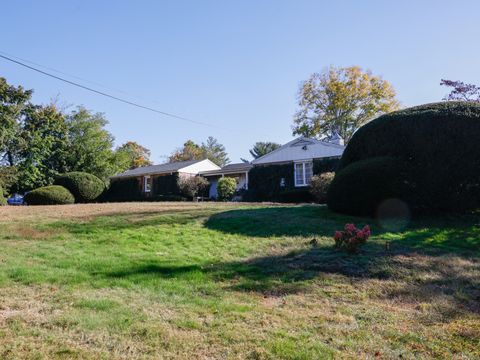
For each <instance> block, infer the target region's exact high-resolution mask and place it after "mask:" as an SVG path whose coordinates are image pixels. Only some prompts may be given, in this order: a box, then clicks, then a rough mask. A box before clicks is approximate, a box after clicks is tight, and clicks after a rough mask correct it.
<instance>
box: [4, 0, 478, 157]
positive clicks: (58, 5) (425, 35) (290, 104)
mask: <svg viewBox="0 0 480 360" xmlns="http://www.w3.org/2000/svg"><path fill="white" fill-rule="evenodd" d="M478 14H480V1H476V0H475V1H474V0H472V1H466V0H465V1H462V0H459V1H444V0H436V1H434V0H431V1H430V0H417V1H409V0H402V1H380V0H379V1H373V0H363V1H358V0H357V1H355V0H351V1H347V0H343V1H342V0H339V1H331V0H330V1H321V0H316V1H314V0H290V1H287V0H242V1H238V0H237V1H234V0H202V1H198V0H189V1H186V0H168V1H167V0H156V1H153V0H152V1H147V0H143V1H140V0H139V1H127V0H124V1H119V0H117V1H114V0H104V1H94V0H69V1H61V0H58V1H53V0H44V1H33V0H30V1H28V0H24V1H18V2H17V1H2V4H1V17H0V18H1V21H0V27H1V33H2V37H1V40H0V53H1V54H3V55H13V56H15V57H16V58H21V59H25V60H28V61H30V62H33V63H36V64H39V65H41V66H42V67H39V68H40V69H42V70H46V71H49V72H51V73H52V74H55V75H59V76H62V77H65V78H66V79H68V80H72V81H76V82H80V83H81V84H83V85H85V86H89V87H92V88H95V89H97V90H99V91H104V92H108V93H110V94H112V95H114V96H118V97H122V98H124V99H126V100H129V101H133V102H137V103H139V104H141V105H144V106H148V107H153V108H156V109H158V110H161V111H165V112H169V113H173V114H176V115H179V116H182V117H185V118H188V119H192V120H194V121H197V122H203V123H208V124H210V126H204V125H199V124H195V123H191V122H187V121H181V120H179V119H173V118H169V117H166V116H162V115H160V114H156V113H152V112H149V111H146V110H144V109H140V108H136V107H132V106H130V105H127V104H123V103H119V102H117V101H115V100H112V99H108V98H105V97H102V96H100V95H97V94H94V93H91V92H88V91H85V90H83V89H80V88H76V87H73V86H71V85H68V84H65V83H62V82H59V81H58V80H55V79H51V78H48V77H46V76H44V75H41V74H38V73H35V72H32V71H31V70H28V69H25V68H22V67H20V66H18V65H15V64H13V63H9V62H7V61H5V60H3V59H0V76H1V77H5V78H6V79H7V81H8V82H9V83H10V84H14V85H22V86H24V87H25V88H29V89H34V91H35V92H34V96H33V101H34V102H36V103H48V102H50V101H51V100H52V99H56V101H58V102H59V103H60V104H62V105H63V106H71V107H72V109H73V108H74V107H75V106H78V105H83V106H85V107H86V108H88V109H90V110H92V111H94V112H102V113H104V114H105V116H106V118H107V119H108V121H109V125H108V130H109V131H110V132H111V133H112V134H113V135H114V137H115V143H116V145H121V144H122V143H125V142H126V141H130V140H132V141H136V142H138V143H140V144H142V145H144V146H146V147H147V148H149V149H150V150H151V152H152V156H151V159H152V161H153V162H154V163H162V162H164V161H165V160H166V156H168V155H169V154H170V153H171V152H172V151H173V150H174V149H175V148H177V147H180V146H181V145H182V144H183V143H184V142H185V141H186V140H188V139H192V140H194V141H195V142H198V143H201V142H202V141H205V140H206V138H207V137H208V136H214V137H216V138H217V139H218V140H219V142H220V143H222V144H224V145H225V147H226V149H227V152H228V153H229V155H230V159H231V161H232V162H239V161H240V158H241V157H243V158H247V159H250V157H249V153H248V150H249V149H250V148H251V147H252V145H253V144H254V143H255V142H256V141H274V142H278V143H286V142H288V141H290V140H291V139H292V138H293V136H292V130H291V126H292V118H293V114H294V113H295V110H296V109H297V93H298V88H299V85H300V83H301V81H303V80H306V79H307V78H308V77H309V75H310V74H312V73H314V72H321V71H322V70H324V69H325V68H326V67H328V66H330V65H333V66H339V67H344V66H351V65H358V66H360V67H362V68H363V69H370V70H371V71H372V72H373V73H374V74H375V75H380V76H382V77H383V78H384V79H385V80H387V81H389V82H390V83H391V84H392V85H393V86H394V88H395V89H396V91H397V98H398V100H399V101H400V102H401V104H402V106H404V107H408V106H413V105H419V104H423V103H427V102H434V101H440V100H441V99H442V97H443V96H444V95H446V93H448V90H447V89H446V88H442V87H441V86H440V85H439V83H440V80H441V79H442V78H445V79H451V80H463V81H465V82H469V83H475V84H480V67H479V64H480V46H478V41H479V39H480V22H479V21H478V19H479V17H478ZM47 68H50V69H54V70H56V71H61V72H62V73H65V74H68V75H62V74H59V73H58V72H54V71H53V70H47ZM73 76H74V77H73ZM79 78H80V79H81V80H79Z"/></svg>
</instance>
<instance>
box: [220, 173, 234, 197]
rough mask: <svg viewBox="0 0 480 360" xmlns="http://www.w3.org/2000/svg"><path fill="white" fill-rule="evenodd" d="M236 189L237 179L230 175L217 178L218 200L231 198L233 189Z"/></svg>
mask: <svg viewBox="0 0 480 360" xmlns="http://www.w3.org/2000/svg"><path fill="white" fill-rule="evenodd" d="M236 190H237V181H236V180H235V179H234V178H231V177H223V178H221V179H220V180H218V185H217V193H218V200H221V201H229V200H232V198H233V195H234V194H235V191H236Z"/></svg>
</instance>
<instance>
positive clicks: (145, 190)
mask: <svg viewBox="0 0 480 360" xmlns="http://www.w3.org/2000/svg"><path fill="white" fill-rule="evenodd" d="M150 179H151V177H150V175H145V176H144V177H143V192H145V193H149V192H151V191H152V183H150V188H149V189H147V184H148V180H150Z"/></svg>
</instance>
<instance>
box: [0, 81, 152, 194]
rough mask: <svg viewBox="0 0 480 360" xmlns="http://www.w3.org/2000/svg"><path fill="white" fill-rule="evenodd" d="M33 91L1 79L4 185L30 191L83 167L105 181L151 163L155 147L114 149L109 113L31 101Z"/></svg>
mask: <svg viewBox="0 0 480 360" xmlns="http://www.w3.org/2000/svg"><path fill="white" fill-rule="evenodd" d="M32 94H33V91H32V90H26V89H24V88H23V87H22V86H13V85H9V84H8V83H7V81H6V79H4V78H1V77H0V185H3V187H4V188H6V189H8V191H9V192H25V191H29V190H32V189H35V188H38V187H41V186H45V185H50V184H51V183H52V182H53V181H54V179H55V178H56V177H57V176H58V175H59V174H62V173H66V172H71V171H83V172H87V173H90V174H93V175H96V176H98V177H99V178H101V179H103V180H108V178H109V177H110V176H112V175H114V174H116V173H118V172H122V171H125V170H126V169H128V168H132V167H137V166H144V165H148V164H150V160H149V155H150V151H149V150H148V149H146V148H145V147H143V146H141V145H139V144H137V143H135V142H133V141H130V142H127V143H125V144H123V145H122V146H120V147H118V148H115V147H114V137H113V136H112V134H110V133H109V132H108V131H107V130H106V129H105V126H106V125H107V124H108V121H107V120H106V118H105V116H104V115H103V114H101V113H94V112H91V111H89V110H87V109H86V108H84V107H81V106H80V107H77V108H76V109H75V110H72V111H65V110H62V109H60V108H59V107H58V106H57V105H56V104H55V103H50V104H47V105H38V104H34V103H32V100H31V98H32Z"/></svg>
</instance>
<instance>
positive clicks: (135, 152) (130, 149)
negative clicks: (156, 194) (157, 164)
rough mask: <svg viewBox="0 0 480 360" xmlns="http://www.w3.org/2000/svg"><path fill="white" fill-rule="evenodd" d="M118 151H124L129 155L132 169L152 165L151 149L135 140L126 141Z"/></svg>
mask: <svg viewBox="0 0 480 360" xmlns="http://www.w3.org/2000/svg"><path fill="white" fill-rule="evenodd" d="M117 151H119V152H124V153H125V154H126V155H127V157H128V160H129V168H130V169H135V168H138V167H143V166H149V165H152V162H151V161H150V150H149V149H147V148H146V147H144V146H142V145H140V144H138V143H136V142H135V141H128V142H126V143H125V144H123V145H122V146H120V147H119V148H118V150H117Z"/></svg>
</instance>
